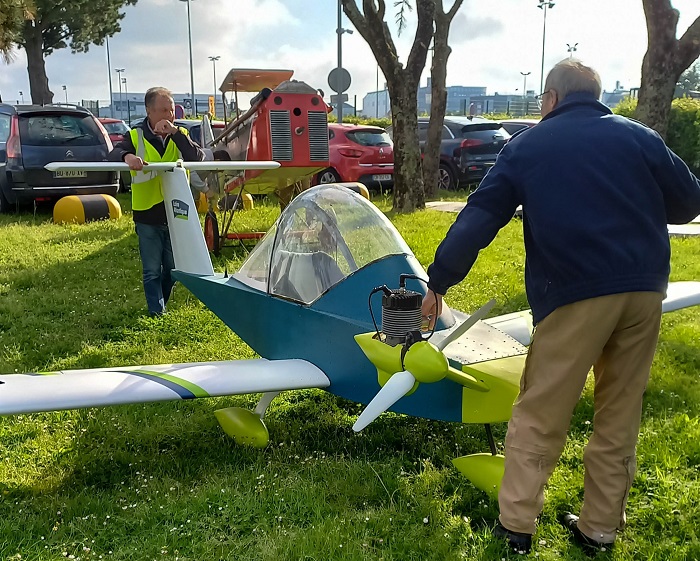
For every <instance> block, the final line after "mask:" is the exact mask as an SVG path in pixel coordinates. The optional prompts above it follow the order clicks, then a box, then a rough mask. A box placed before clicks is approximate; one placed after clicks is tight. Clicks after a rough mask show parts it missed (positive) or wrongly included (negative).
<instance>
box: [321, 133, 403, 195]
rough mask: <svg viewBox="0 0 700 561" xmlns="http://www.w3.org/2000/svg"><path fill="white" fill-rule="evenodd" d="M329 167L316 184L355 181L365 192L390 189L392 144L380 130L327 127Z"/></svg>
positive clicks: (392, 181) (392, 161) (392, 157)
mask: <svg viewBox="0 0 700 561" xmlns="http://www.w3.org/2000/svg"><path fill="white" fill-rule="evenodd" d="M328 141H329V142H328V147H329V151H330V164H331V165H330V167H329V168H326V169H324V170H323V171H321V172H319V173H318V174H316V183H338V182H345V181H359V182H360V183H364V184H365V185H366V186H367V188H379V189H381V188H384V187H393V185H394V143H393V142H392V141H391V138H390V137H389V135H388V134H387V132H386V131H385V130H384V129H383V128H381V127H373V126H367V125H346V124H337V123H329V125H328Z"/></svg>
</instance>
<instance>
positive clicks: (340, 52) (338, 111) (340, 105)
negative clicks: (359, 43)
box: [335, 0, 352, 123]
mask: <svg viewBox="0 0 700 561" xmlns="http://www.w3.org/2000/svg"><path fill="white" fill-rule="evenodd" d="M335 32H336V33H337V34H338V74H339V75H340V72H341V71H342V68H343V33H352V29H343V9H342V0H338V28H337V29H336V30H335ZM336 93H337V94H338V97H337V99H338V102H337V104H336V114H337V116H338V122H339V123H342V122H343V93H342V92H336Z"/></svg>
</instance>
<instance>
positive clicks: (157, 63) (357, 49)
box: [0, 0, 700, 101]
mask: <svg viewBox="0 0 700 561" xmlns="http://www.w3.org/2000/svg"><path fill="white" fill-rule="evenodd" d="M445 4H446V5H450V2H445ZM673 5H674V6H675V7H676V8H678V9H679V10H680V12H681V20H680V23H679V32H680V33H682V32H684V31H685V30H686V29H687V27H688V26H689V25H690V24H691V23H692V21H694V20H695V19H696V18H697V17H699V16H700V5H699V4H698V2H697V0H673ZM336 6H337V4H336V2H335V1H334V0H235V1H232V0H191V4H190V7H191V15H192V41H193V58H194V71H195V89H196V90H197V91H198V92H210V91H211V90H212V89H213V86H214V84H213V75H212V64H211V62H210V61H209V60H208V57H209V56H215V55H216V56H220V57H221V58H220V60H219V62H218V63H217V66H216V70H217V81H218V82H221V80H223V78H224V76H225V74H226V72H227V71H228V70H229V69H230V68H233V67H238V68H253V67H261V68H265V67H267V68H290V69H293V70H294V71H295V78H297V79H300V80H304V81H306V82H307V83H309V84H310V85H311V86H313V87H315V88H321V89H323V90H324V91H326V93H327V94H330V88H329V87H328V84H327V76H328V73H329V72H330V70H331V69H332V68H334V67H335V66H336V64H337V35H336V33H335V29H336V27H337V12H336ZM387 8H388V11H389V13H388V16H389V17H388V18H387V19H388V20H389V21H388V24H389V26H390V28H391V29H392V30H393V34H394V39H395V42H396V44H397V49H398V52H399V57H400V60H403V61H405V59H406V56H407V54H408V51H409V49H410V46H411V44H412V41H413V36H414V33H415V12H411V13H409V14H408V18H409V19H408V23H409V26H408V28H407V29H406V30H405V31H404V33H403V34H402V35H401V37H397V36H396V33H395V24H394V17H393V16H394V14H393V13H391V10H393V7H392V2H387ZM125 14H126V15H125V18H124V19H123V20H122V22H121V25H122V32H121V33H119V34H118V35H117V36H115V37H113V38H112V39H111V40H110V50H111V59H112V60H111V62H112V64H111V66H112V68H126V72H125V73H124V75H125V76H126V77H127V81H128V82H127V83H128V87H129V90H130V91H132V92H134V91H138V92H143V91H145V90H146V89H147V88H148V87H150V86H152V85H154V84H160V85H164V86H166V87H169V88H170V89H172V90H174V91H177V92H181V93H184V92H189V90H190V85H189V84H190V78H189V52H188V39H187V8H186V5H185V3H184V2H180V1H177V0H139V2H138V4H137V5H136V6H130V7H128V8H126V9H125ZM542 16H543V14H542V11H541V10H539V9H538V8H537V2H536V0H527V1H523V0H499V1H498V2H495V1H493V0H467V1H465V3H464V5H463V6H462V8H461V10H460V12H459V13H458V14H457V16H456V19H455V21H454V23H453V28H452V30H451V33H450V45H451V46H452V49H453V52H452V55H451V57H450V61H449V66H448V75H447V80H448V84H450V85H465V86H486V87H488V89H489V91H490V92H494V91H498V92H501V93H505V92H515V91H516V89H517V91H522V85H523V77H522V76H521V74H520V72H528V71H529V72H531V74H530V76H528V88H529V89H538V88H539V81H540V64H541V56H542V23H543V21H542ZM342 25H343V27H345V28H351V27H352V25H351V23H350V22H349V20H348V19H347V18H345V17H344V18H343V24H342ZM567 43H569V44H573V43H578V50H577V52H576V55H577V56H578V57H579V58H581V59H582V60H584V61H585V62H587V63H589V64H591V65H592V66H594V67H596V68H597V69H598V71H599V72H600V74H601V77H602V79H603V84H604V86H605V88H606V89H608V90H609V89H611V88H613V87H614V85H615V82H616V81H617V80H619V81H621V82H622V83H623V85H625V86H634V85H637V84H638V82H639V74H640V67H641V62H642V57H643V55H644V52H645V50H646V26H645V22H644V14H643V11H642V5H641V2H640V0H614V1H610V0H586V1H585V2H582V1H580V0H557V2H556V6H555V7H554V8H553V9H552V10H551V11H549V12H548V15H547V41H546V52H545V72H546V71H547V69H548V68H549V67H551V66H552V65H553V64H554V63H556V62H557V61H558V60H561V59H562V58H564V57H566V56H567V51H566V44H567ZM0 64H1V63H0ZM343 66H344V67H346V68H347V69H348V70H349V72H350V74H351V76H352V85H351V87H350V90H349V91H348V92H347V93H348V94H349V95H350V98H351V100H352V97H353V96H354V95H357V96H358V99H359V100H361V99H362V97H363V96H364V94H365V93H367V92H370V91H374V89H375V87H376V71H377V67H376V63H375V61H374V57H373V55H372V52H371V51H370V49H369V47H368V46H367V45H366V43H365V42H364V40H363V39H362V37H361V36H360V34H359V33H357V32H355V33H353V34H352V35H350V34H343ZM46 69H47V73H48V76H49V83H50V86H51V89H52V90H53V91H54V92H55V93H56V99H57V100H61V99H63V92H62V90H61V85H62V84H66V85H67V88H68V93H69V98H70V100H71V101H79V100H81V99H101V100H106V99H108V97H109V87H108V70H107V62H106V52H105V48H104V47H97V46H93V47H92V48H91V50H90V52H88V53H85V54H75V55H73V54H71V53H70V51H69V50H65V49H64V50H62V51H57V52H56V53H54V54H53V55H51V56H50V57H48V58H47V60H46ZM427 75H428V70H426V71H425V72H424V75H423V79H422V82H421V83H423V84H424V83H425V79H426V77H427ZM112 81H113V89H114V91H115V92H118V83H117V76H116V74H115V73H114V72H113V73H112ZM383 83H384V78H383V76H381V75H380V76H379V85H380V88H381V87H382V86H383ZM20 90H21V91H23V92H24V97H25V100H27V99H29V81H28V78H27V70H26V57H25V54H24V52H23V51H19V52H18V56H17V59H16V60H15V62H13V63H12V64H10V65H9V66H6V67H4V68H2V70H1V71H0V92H1V93H2V94H3V98H5V99H8V100H11V101H14V98H18V92H19V91H20Z"/></svg>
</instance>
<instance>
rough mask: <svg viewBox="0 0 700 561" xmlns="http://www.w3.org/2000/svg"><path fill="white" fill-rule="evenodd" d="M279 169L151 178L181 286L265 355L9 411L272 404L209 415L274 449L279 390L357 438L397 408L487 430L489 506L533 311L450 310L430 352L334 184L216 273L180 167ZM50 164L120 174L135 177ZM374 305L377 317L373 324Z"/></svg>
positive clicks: (404, 270)
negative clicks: (312, 396)
mask: <svg viewBox="0 0 700 561" xmlns="http://www.w3.org/2000/svg"><path fill="white" fill-rule="evenodd" d="M274 165H275V163H274V162H254V163H253V162H196V163H183V162H177V163H174V164H166V163H161V164H154V165H149V166H147V168H146V171H152V172H154V173H160V174H162V177H163V183H164V196H165V202H166V208H167V213H168V221H169V226H170V231H171V237H172V241H173V250H174V254H175V264H176V268H177V271H176V272H175V275H176V277H177V279H178V280H179V281H180V282H182V283H183V284H184V285H185V286H186V287H187V288H189V290H190V291H192V293H193V294H194V295H195V296H196V297H197V298H199V299H200V300H201V301H202V302H203V303H204V304H205V305H206V306H207V307H208V308H210V309H211V310H212V311H213V312H214V313H215V314H216V315H217V316H218V317H219V318H221V320H222V321H223V322H224V323H225V324H226V325H227V326H229V327H230V328H231V329H232V330H233V331H235V332H236V333H237V334H238V335H239V336H240V337H241V338H242V339H243V340H244V341H245V342H246V343H247V344H248V345H250V347H252V349H253V350H255V351H256V352H257V353H258V354H259V355H260V356H261V357H264V358H261V359H255V360H246V361H226V362H209V363H190V364H177V365H172V364H171V365H159V366H129V367H123V368H120V367H107V368H98V369H90V370H66V371H62V372H44V373H33V374H12V375H7V376H5V375H2V376H0V414H4V415H9V414H16V413H30V412H38V411H53V410H60V409H73V408H81V407H98V406H107V405H117V404H126V403H142V402H149V401H166V400H174V399H191V398H196V397H197V398H198V397H213V396H223V395H235V394H246V393H262V394H263V395H262V397H261V398H260V401H259V403H258V405H257V406H256V408H255V410H254V411H248V410H244V409H242V408H238V407H231V408H227V409H222V410H219V411H216V412H215V414H216V416H217V418H218V420H219V422H220V423H221V425H222V427H223V429H224V430H225V431H226V432H227V433H228V434H230V435H231V436H233V437H234V438H235V439H236V441H237V442H238V443H240V444H251V445H255V446H265V445H266V444H267V442H268V439H269V435H268V431H267V428H266V427H265V424H264V423H263V416H264V414H265V411H266V409H267V407H268V406H269V405H270V403H271V402H272V400H273V399H274V398H275V397H276V396H277V395H278V394H279V393H280V392H281V391H285V390H295V389H303V388H323V389H325V390H326V391H329V392H331V393H333V394H335V395H338V396H341V397H344V398H347V399H349V400H352V401H355V402H359V403H363V404H368V405H367V408H366V409H365V411H364V412H363V413H362V415H360V417H359V419H358V420H357V423H356V424H355V426H354V428H355V430H361V429H362V428H364V427H365V426H366V425H367V424H368V423H370V422H371V421H372V420H373V419H375V418H376V417H377V416H378V415H380V414H381V413H382V412H383V411H385V410H389V409H390V410H392V411H396V412H399V413H405V414H407V415H413V416H418V417H425V418H429V419H437V420H443V421H455V422H464V423H479V424H484V425H485V426H486V429H487V436H488V439H489V444H490V448H491V451H490V453H486V454H473V455H470V456H464V457H461V458H457V459H455V460H454V464H455V466H456V467H457V468H458V469H459V470H460V471H461V472H462V473H463V474H465V475H466V476H467V477H468V478H469V479H470V480H471V481H472V482H473V483H474V485H476V486H477V487H478V488H480V489H483V490H484V491H486V492H488V493H490V494H492V495H493V494H495V493H496V492H497V490H498V487H499V485H500V480H501V477H502V474H503V456H501V455H499V454H498V453H497V450H496V446H495V443H494V441H493V437H492V436H491V432H490V428H489V427H490V424H491V423H496V422H504V421H507V420H508V419H509V418H510V414H511V408H512V405H513V401H514V400H515V397H516V396H517V393H518V388H519V379H520V373H521V371H522V367H523V362H524V359H525V354H526V351H527V348H526V346H527V345H528V344H529V341H530V335H531V331H532V326H531V319H530V317H531V316H530V314H529V312H520V313H515V314H509V315H506V316H500V317H495V318H489V319H485V317H484V316H485V315H486V314H487V312H488V309H489V305H487V306H485V307H484V308H482V309H481V310H479V311H478V312H476V313H475V314H472V315H471V316H466V315H464V314H461V313H459V312H457V311H451V310H450V309H449V308H447V307H445V308H444V309H443V312H442V314H441V316H440V318H438V321H437V325H436V329H435V330H434V332H432V333H431V334H430V339H429V341H428V340H426V339H427V338H428V335H429V334H427V333H421V332H420V328H421V313H420V305H421V300H422V295H423V294H424V293H425V287H424V279H425V278H426V274H425V272H424V271H423V268H422V267H421V265H420V264H419V263H418V261H417V260H416V258H415V257H414V256H413V254H412V252H411V250H410V249H409V247H408V246H407V245H406V243H405V242H404V240H403V239H402V238H401V236H400V235H399V233H398V232H397V231H396V229H395V228H394V226H393V225H392V224H391V222H389V220H388V219H387V218H386V217H385V216H384V215H383V214H382V213H381V212H380V211H379V210H378V209H377V208H376V207H375V206H374V205H373V204H371V203H370V202H368V201H367V200H366V199H364V198H362V197H360V196H358V195H356V194H355V193H353V192H352V191H350V190H348V189H345V188H342V187H339V186H335V185H321V186H318V187H314V188H312V189H309V190H308V191H305V192H304V193H302V194H301V195H299V196H298V197H297V198H295V199H294V200H293V201H292V203H291V204H290V205H289V206H288V207H287V208H286V209H285V210H284V212H283V213H282V214H281V215H280V217H279V219H278V220H277V221H276V223H275V224H274V225H273V226H272V228H271V229H270V230H269V231H268V232H267V234H266V235H265V237H264V238H263V239H262V240H261V241H260V243H259V244H258V245H257V246H256V247H255V248H254V250H253V251H252V252H251V253H250V255H249V256H248V258H247V259H246V261H245V262H244V263H243V265H242V267H241V268H240V270H239V271H238V272H236V273H234V274H231V275H228V274H226V273H224V274H221V273H214V271H213V268H212V263H211V260H210V258H209V254H208V252H207V248H206V246H205V241H204V236H203V234H202V230H201V226H200V222H199V217H198V216H197V214H196V211H195V204H194V201H193V200H192V195H191V193H190V189H189V186H188V183H187V175H186V170H187V169H190V170H204V169H217V170H231V169H236V168H238V169H241V168H243V167H245V166H260V167H263V166H274ZM47 167H48V168H49V169H51V170H56V169H70V170H78V169H79V170H87V171H90V170H94V169H97V168H99V169H106V168H108V169H114V170H122V169H124V167H125V164H111V163H103V162H100V163H93V164H82V163H63V162H62V163H57V164H49V166H47ZM407 283H411V284H410V288H409V287H407ZM397 284H399V288H397V289H391V288H389V287H390V286H396V285H397ZM379 292H381V293H382V298H381V300H382V303H381V320H379V319H378V318H376V317H375V314H374V312H373V309H374V308H377V311H379V310H378V308H379V307H380V306H379V298H373V295H374V294H377V293H379ZM368 303H369V305H368ZM699 303H700V283H698V282H687V283H672V284H671V285H670V286H669V295H668V297H667V299H666V300H665V301H664V310H665V311H670V310H675V309H679V308H683V307H686V306H693V305H696V304H699ZM377 315H379V313H377ZM368 358H369V360H367V359H368Z"/></svg>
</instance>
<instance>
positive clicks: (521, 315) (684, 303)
mask: <svg viewBox="0 0 700 561" xmlns="http://www.w3.org/2000/svg"><path fill="white" fill-rule="evenodd" d="M697 305H700V282H697V281H681V282H670V283H668V289H667V290H666V298H665V299H664V301H663V305H662V309H663V311H664V313H666V312H673V311H675V310H681V309H683V308H689V307H690V306H697ZM484 322H485V323H488V324H489V325H491V326H492V327H495V328H496V329H499V330H500V331H502V332H504V333H506V334H507V335H510V336H511V337H512V338H513V339H515V340H516V341H518V342H520V343H521V344H523V345H529V344H530V339H531V337H532V312H530V310H523V311H522V312H515V313H512V314H505V315H502V316H497V317H494V318H488V319H485V320H484Z"/></svg>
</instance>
